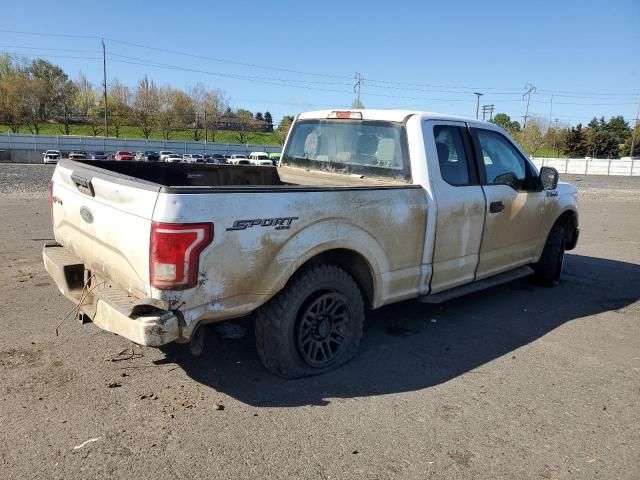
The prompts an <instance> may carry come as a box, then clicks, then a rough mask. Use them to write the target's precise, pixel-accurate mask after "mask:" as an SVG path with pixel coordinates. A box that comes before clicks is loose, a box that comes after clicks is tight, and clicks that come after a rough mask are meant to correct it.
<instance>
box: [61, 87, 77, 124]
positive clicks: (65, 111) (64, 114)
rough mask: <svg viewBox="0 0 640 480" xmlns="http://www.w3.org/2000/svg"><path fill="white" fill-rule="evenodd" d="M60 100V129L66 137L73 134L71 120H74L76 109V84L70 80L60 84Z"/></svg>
mask: <svg viewBox="0 0 640 480" xmlns="http://www.w3.org/2000/svg"><path fill="white" fill-rule="evenodd" d="M57 88H58V89H59V94H58V97H59V100H58V105H57V108H58V117H59V119H60V123H61V124H62V125H60V127H59V129H60V132H61V133H63V134H64V135H69V134H70V133H71V120H72V119H73V117H74V115H75V113H76V112H77V109H76V90H77V87H76V84H75V83H74V82H72V81H70V80H66V81H64V82H61V83H60V84H58V86H57Z"/></svg>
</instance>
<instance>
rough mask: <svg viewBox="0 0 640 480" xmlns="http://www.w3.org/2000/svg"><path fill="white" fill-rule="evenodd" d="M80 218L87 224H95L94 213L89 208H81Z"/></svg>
mask: <svg viewBox="0 0 640 480" xmlns="http://www.w3.org/2000/svg"><path fill="white" fill-rule="evenodd" d="M80 216H81V217H82V219H83V220H84V221H85V222H87V223H93V213H91V210H89V209H88V208H87V207H80Z"/></svg>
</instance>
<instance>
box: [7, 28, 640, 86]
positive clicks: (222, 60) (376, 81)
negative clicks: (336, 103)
mask: <svg viewBox="0 0 640 480" xmlns="http://www.w3.org/2000/svg"><path fill="white" fill-rule="evenodd" d="M0 33H13V34H20V35H36V36H45V37H47V36H49V37H62V38H83V39H96V40H100V39H101V37H98V36H95V35H79V34H67V33H51V32H47V33H44V32H29V31H19V30H9V29H0ZM104 40H106V41H107V42H113V43H119V44H122V45H128V46H133V47H137V48H143V49H148V50H153V51H158V52H162V53H170V54H172V55H179V56H186V57H191V58H197V59H201V60H210V61H214V62H220V63H228V64H233V65H239V66H244V67H251V68H261V69H267V70H274V71H280V72H287V73H296V74H300V75H310V76H319V77H326V78H336V79H342V80H345V81H346V80H349V79H350V78H351V77H348V76H346V75H336V74H329V73H321V72H309V71H303V70H295V69H290V68H284V67H278V66H274V65H264V64H256V63H250V62H239V61H235V60H229V59H225V58H218V57H211V56H206V55H199V54H194V53H189V52H183V51H179V50H171V49H166V48H160V47H153V46H150V45H144V44H140V43H135V42H128V41H125V40H119V39H116V38H109V37H104ZM20 48H22V47H20ZM24 48H31V47H24ZM367 83H368V84H369V86H371V87H376V88H390V89H391V88H394V89H403V88H402V87H391V85H404V86H408V87H430V88H446V89H449V90H441V91H439V93H458V92H456V91H455V90H467V92H466V93H472V92H473V91H474V90H485V91H492V92H494V93H492V94H493V95H517V94H518V91H519V90H520V89H519V88H515V87H478V86H452V85H438V84H429V83H419V82H404V81H397V80H382V79H370V78H367ZM372 84H382V85H387V87H380V86H378V85H372ZM460 93H465V92H460ZM536 93H539V94H541V95H552V94H553V95H557V96H573V97H583V98H589V97H591V96H631V97H634V98H635V97H636V96H637V92H636V93H626V92H624V93H623V92H617V93H612V92H607V93H595V92H591V93H589V92H573V91H566V90H558V91H551V90H540V91H537V92H536Z"/></svg>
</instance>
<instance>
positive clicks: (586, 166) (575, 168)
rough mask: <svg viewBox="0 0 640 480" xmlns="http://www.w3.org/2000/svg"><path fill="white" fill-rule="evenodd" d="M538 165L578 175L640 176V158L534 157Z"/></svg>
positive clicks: (534, 161)
mask: <svg viewBox="0 0 640 480" xmlns="http://www.w3.org/2000/svg"><path fill="white" fill-rule="evenodd" d="M532 160H533V163H534V164H535V165H536V167H538V168H540V167H553V168H555V169H556V170H558V172H559V173H575V174H578V175H626V176H640V160H639V159H635V160H632V159H630V158H626V159H617V158H614V159H599V158H590V159H586V158H535V157H534V158H532Z"/></svg>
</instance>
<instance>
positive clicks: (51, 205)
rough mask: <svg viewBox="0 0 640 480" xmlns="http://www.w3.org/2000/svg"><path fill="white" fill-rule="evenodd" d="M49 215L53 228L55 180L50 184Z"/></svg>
mask: <svg viewBox="0 0 640 480" xmlns="http://www.w3.org/2000/svg"><path fill="white" fill-rule="evenodd" d="M49 213H50V216H51V225H52V226H53V225H54V224H53V180H51V181H50V182H49Z"/></svg>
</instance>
